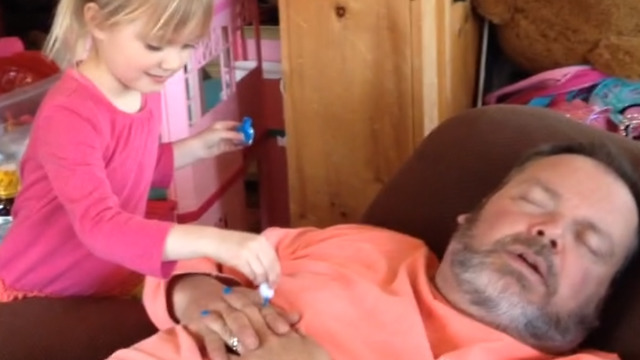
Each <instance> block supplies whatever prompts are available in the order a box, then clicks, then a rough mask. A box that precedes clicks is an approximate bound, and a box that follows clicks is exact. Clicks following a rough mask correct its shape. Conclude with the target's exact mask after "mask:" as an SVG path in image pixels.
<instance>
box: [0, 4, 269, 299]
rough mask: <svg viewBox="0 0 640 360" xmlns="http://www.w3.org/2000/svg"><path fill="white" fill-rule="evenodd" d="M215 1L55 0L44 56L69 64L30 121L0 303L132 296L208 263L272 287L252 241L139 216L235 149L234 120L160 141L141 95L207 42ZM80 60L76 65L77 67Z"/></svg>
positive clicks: (264, 251)
mask: <svg viewBox="0 0 640 360" xmlns="http://www.w3.org/2000/svg"><path fill="white" fill-rule="evenodd" d="M212 3H213V1H212V0H60V2H59V5H58V9H57V12H56V17H55V20H54V24H53V28H52V30H51V33H50V38H49V40H48V46H47V49H48V50H47V52H48V53H49V55H50V56H52V57H53V58H54V59H56V60H57V61H58V62H59V63H61V64H68V65H70V66H68V67H67V70H66V71H65V72H64V74H63V75H62V78H61V79H60V81H59V82H58V83H57V84H56V85H55V86H54V87H53V88H52V89H51V90H50V91H49V93H48V94H47V96H46V98H45V100H44V101H43V103H42V104H41V106H40V109H39V111H38V114H37V115H36V118H35V121H34V124H33V129H32V133H31V135H30V140H29V144H28V147H27V150H26V152H25V154H24V157H23V159H22V163H21V165H20V171H21V180H22V188H21V191H20V193H19V195H18V197H17V199H16V203H15V205H14V208H13V209H14V210H13V211H14V212H13V216H14V220H13V225H12V227H11V229H10V231H9V233H8V234H7V236H6V237H5V239H4V241H3V243H2V245H1V246H0V301H4V302H7V301H12V300H16V299H20V298H24V297H28V296H51V297H63V296H83V295H96V296H126V295H129V294H131V292H132V291H133V290H134V289H135V288H136V287H137V286H139V285H140V280H141V276H140V275H139V273H141V274H145V275H150V276H156V277H167V276H168V275H170V273H171V272H172V269H173V267H174V264H175V263H174V262H175V261H176V260H180V259H191V258H200V257H208V258H211V259H214V260H216V261H218V262H220V263H223V264H227V265H230V266H234V267H236V268H237V269H238V270H240V271H242V272H243V273H244V274H246V275H247V276H248V277H249V278H250V279H252V280H253V281H254V282H255V283H256V284H258V283H262V282H269V283H270V284H274V283H275V282H276V281H277V278H278V276H279V271H280V268H279V263H278V260H277V258H276V255H275V252H274V249H272V248H271V246H270V245H269V244H268V243H267V242H266V240H265V239H264V238H263V237H261V236H259V235H255V234H250V233H244V232H239V231H232V230H225V229H219V228H215V227H207V226H198V225H178V224H174V223H170V222H161V221H154V220H148V219H145V218H144V217H143V215H144V212H145V206H146V200H147V196H148V193H149V190H150V187H151V186H152V185H153V186H158V187H160V186H163V187H166V186H168V185H169V183H170V182H171V177H172V174H173V171H174V169H177V168H180V167H182V166H185V165H188V164H191V163H193V162H194V161H196V160H199V159H203V158H207V157H211V156H215V155H218V154H221V153H223V152H227V151H231V150H235V149H238V148H239V147H240V146H241V145H240V144H241V143H242V135H241V134H240V133H239V132H237V131H236V127H237V126H238V124H237V123H235V122H230V121H221V122H217V123H215V124H214V125H213V126H212V127H211V128H209V129H207V130H206V131H203V132H202V133H200V134H197V135H196V136H194V137H191V138H188V139H186V140H182V141H178V142H175V143H172V144H159V136H160V116H159V114H158V113H156V112H155V111H154V109H152V108H151V107H150V106H149V104H148V101H147V94H149V93H151V92H155V91H159V90H161V89H162V86H163V84H164V83H165V81H166V80H167V79H168V78H169V77H170V76H171V75H173V74H174V73H175V72H177V71H178V70H180V69H181V68H183V66H184V65H185V64H186V62H187V60H188V59H189V56H190V54H191V51H192V49H193V48H194V46H195V44H196V43H197V42H198V41H199V40H200V39H201V38H202V37H203V36H205V35H206V34H207V33H208V31H209V26H210V22H211V18H212V12H213V10H212ZM80 58H82V59H83V60H82V61H77V60H78V59H80Z"/></svg>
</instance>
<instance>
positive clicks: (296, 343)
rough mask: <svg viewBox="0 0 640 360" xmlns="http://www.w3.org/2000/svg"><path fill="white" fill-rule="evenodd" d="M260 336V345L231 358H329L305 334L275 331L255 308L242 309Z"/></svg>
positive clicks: (254, 359)
mask: <svg viewBox="0 0 640 360" xmlns="http://www.w3.org/2000/svg"><path fill="white" fill-rule="evenodd" d="M243 312H244V314H245V315H246V316H247V319H248V320H249V321H250V323H251V325H252V328H253V329H255V331H256V332H257V334H258V337H259V338H260V347H259V348H257V349H254V350H246V351H243V352H242V354H241V356H232V357H231V359H233V360H331V356H330V355H329V353H328V352H327V351H326V350H325V349H323V348H322V347H321V346H320V345H318V344H317V343H316V342H315V341H313V340H312V339H310V338H309V337H307V336H304V335H301V334H300V333H298V332H297V331H289V332H288V333H286V334H279V333H275V332H274V331H273V329H272V328H271V327H270V325H269V324H268V323H267V321H265V318H264V316H263V314H262V313H261V312H260V311H259V310H257V309H256V308H245V309H244V310H243Z"/></svg>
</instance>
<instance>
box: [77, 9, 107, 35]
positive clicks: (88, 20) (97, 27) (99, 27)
mask: <svg viewBox="0 0 640 360" xmlns="http://www.w3.org/2000/svg"><path fill="white" fill-rule="evenodd" d="M82 15H83V16H84V23H85V24H86V26H87V30H88V31H89V33H90V34H91V36H92V37H94V38H97V39H103V38H104V36H105V31H104V30H105V29H104V21H103V18H102V9H100V7H99V6H98V4H96V3H95V2H90V3H87V4H86V5H85V6H84V8H83V9H82Z"/></svg>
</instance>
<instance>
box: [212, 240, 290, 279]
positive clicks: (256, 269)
mask: <svg viewBox="0 0 640 360" xmlns="http://www.w3.org/2000/svg"><path fill="white" fill-rule="evenodd" d="M218 230H219V231H220V233H221V234H220V235H219V236H216V238H215V241H211V242H209V244H208V246H207V248H205V249H203V252H204V254H206V255H205V256H207V257H209V258H211V259H213V260H215V261H217V262H219V263H221V264H224V265H227V266H231V267H234V268H235V269H237V270H239V271H240V272H242V273H243V274H244V275H245V276H247V277H248V278H249V279H250V280H251V281H253V283H254V284H255V285H260V284H262V283H268V284H269V285H271V286H272V287H275V284H276V283H277V281H278V280H279V278H280V261H279V260H278V255H277V254H276V250H275V249H274V247H273V245H271V244H270V243H269V242H268V241H267V239H266V238H265V237H264V236H262V235H258V234H253V233H249V232H243V231H235V230H228V229H218Z"/></svg>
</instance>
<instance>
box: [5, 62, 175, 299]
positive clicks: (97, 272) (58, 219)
mask: <svg viewBox="0 0 640 360" xmlns="http://www.w3.org/2000/svg"><path fill="white" fill-rule="evenodd" d="M159 138H160V119H158V118H157V116H155V114H154V111H153V109H151V108H150V107H149V105H148V104H146V103H144V104H143V107H142V108H141V109H140V111H138V112H136V113H126V112H123V111H121V110H119V109H117V108H116V107H115V106H113V105H112V104H111V103H110V102H109V101H108V100H107V99H106V98H105V97H104V96H103V95H102V93H100V92H99V91H98V90H97V89H96V88H95V87H94V86H93V84H91V83H89V82H88V81H87V80H86V79H84V78H82V76H81V75H79V74H77V73H76V72H74V71H69V72H67V73H66V74H65V75H63V77H62V79H61V80H60V82H59V83H58V84H57V85H56V86H54V88H52V89H51V90H50V91H49V94H48V95H47V97H46V98H45V100H44V102H43V103H42V105H41V107H40V109H39V112H38V114H37V116H36V118H35V121H34V123H33V125H32V131H31V135H30V139H29V144H28V147H27V150H26V152H25V154H24V156H23V159H22V163H21V181H22V188H21V190H20V193H19V194H18V197H17V199H16V203H15V206H14V210H13V217H14V222H13V225H12V227H11V230H10V231H9V233H8V234H7V236H6V237H5V238H4V240H3V249H2V252H0V281H1V282H3V283H4V286H5V287H6V288H9V289H12V290H18V291H22V292H28V293H39V294H44V295H52V296H69V295H95V294H117V293H119V289H120V288H122V287H124V288H131V287H132V286H133V285H132V283H134V282H136V283H139V281H140V275H139V274H140V273H141V274H145V275H150V276H157V277H166V276H168V275H170V274H171V272H172V270H173V267H174V266H175V263H173V262H164V261H163V260H162V258H163V252H164V244H165V241H166V238H167V235H168V232H169V230H170V229H171V228H172V226H174V224H173V223H169V222H162V221H156V220H149V219H145V218H144V215H145V209H146V206H147V201H148V196H149V190H150V188H151V184H152V182H153V180H158V182H159V183H165V182H166V180H168V179H170V172H171V171H170V170H169V169H170V168H171V167H172V165H173V154H172V152H171V149H170V145H169V144H166V145H160V144H159ZM135 278H137V280H136V279H135Z"/></svg>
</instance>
